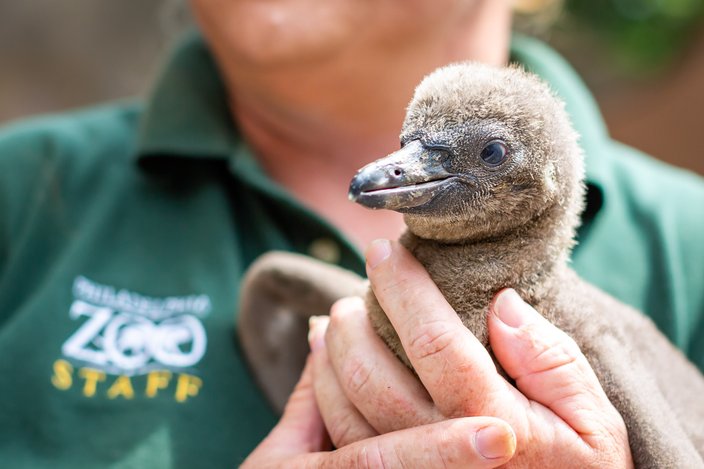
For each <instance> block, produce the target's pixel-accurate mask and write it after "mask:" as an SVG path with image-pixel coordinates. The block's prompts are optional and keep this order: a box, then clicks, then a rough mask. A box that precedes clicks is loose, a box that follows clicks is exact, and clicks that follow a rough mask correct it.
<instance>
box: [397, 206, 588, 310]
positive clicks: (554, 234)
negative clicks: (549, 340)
mask: <svg viewBox="0 0 704 469" xmlns="http://www.w3.org/2000/svg"><path fill="white" fill-rule="evenodd" d="M564 212H565V207H564V206H558V205H555V206H553V207H551V208H550V209H549V210H546V211H545V212H544V213H543V214H542V215H541V216H539V217H536V218H535V219H533V220H531V221H530V222H528V223H527V224H526V225H523V226H522V227H520V228H519V229H516V230H515V231H512V232H510V233H505V234H503V235H502V236H498V237H486V238H483V239H478V240H473V241H471V242H465V243H451V244H448V243H443V242H439V241H435V240H429V239H423V238H420V237H418V236H416V235H415V234H413V233H411V232H410V231H406V233H405V234H404V235H403V236H402V238H401V243H402V244H403V245H404V246H405V247H406V248H408V249H409V250H410V251H411V252H412V253H413V254H414V255H415V256H416V258H418V260H419V261H420V262H421V264H423V265H424V266H425V268H426V269H427V270H428V272H429V273H430V276H431V278H432V279H433V280H434V281H435V283H436V284H438V286H439V287H440V289H441V290H442V291H443V293H444V294H445V296H446V298H447V299H448V301H450V303H451V304H453V300H455V299H457V300H455V301H459V299H462V298H467V297H469V296H471V297H472V298H473V300H466V301H465V300H462V301H461V303H463V304H464V303H466V302H467V301H469V302H470V303H472V304H474V305H475V306H476V307H478V308H481V309H482V310H485V309H486V307H487V306H488V304H489V301H490V300H491V298H492V297H493V295H494V294H495V293H496V292H497V291H499V290H501V289H502V288H507V287H510V288H514V289H516V290H517V291H518V293H519V294H520V295H521V296H522V297H523V298H524V299H525V300H526V301H529V302H531V303H533V304H534V305H537V304H538V303H540V302H541V301H542V300H543V298H545V296H546V295H549V292H550V291H551V290H552V288H553V286H554V279H555V278H556V277H559V276H560V275H559V272H560V271H561V270H563V269H564V268H566V266H567V262H568V258H569V253H570V250H571V248H572V246H573V244H574V242H573V238H574V233H575V229H574V228H573V227H574V226H575V225H576V223H569V222H572V221H573V220H569V219H568V218H569V217H568V216H567V214H566V213H564ZM574 221H575V222H576V220H574ZM565 222H567V223H565ZM453 306H455V307H456V308H457V306H456V305H454V304H453ZM459 306H460V307H461V306H462V305H459Z"/></svg>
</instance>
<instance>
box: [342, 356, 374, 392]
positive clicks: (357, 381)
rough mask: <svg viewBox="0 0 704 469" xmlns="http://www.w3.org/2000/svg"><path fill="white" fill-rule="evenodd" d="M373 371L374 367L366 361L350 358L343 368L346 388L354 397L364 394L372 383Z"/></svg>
mask: <svg viewBox="0 0 704 469" xmlns="http://www.w3.org/2000/svg"><path fill="white" fill-rule="evenodd" d="M373 371H374V367H373V366H371V364H370V363H369V362H367V361H366V360H364V359H362V358H361V357H354V356H353V357H350V359H349V360H348V361H347V363H346V364H345V365H344V366H343V376H344V377H345V378H344V380H343V381H344V384H345V388H346V389H347V390H348V391H350V392H351V393H353V394H354V395H359V394H361V393H363V392H364V390H365V389H366V387H367V385H368V384H369V383H370V380H371V377H372V374H373Z"/></svg>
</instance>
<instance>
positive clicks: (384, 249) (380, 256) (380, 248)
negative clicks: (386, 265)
mask: <svg viewBox="0 0 704 469" xmlns="http://www.w3.org/2000/svg"><path fill="white" fill-rule="evenodd" d="M390 255H391V243H390V242H389V240H388V239H377V240H374V241H372V243H371V244H370V245H369V247H368V248H367V252H366V257H367V265H369V268H371V269H374V268H375V267H376V266H378V265H379V264H380V263H381V262H383V261H384V260H386V259H387V258H388V257H389V256H390Z"/></svg>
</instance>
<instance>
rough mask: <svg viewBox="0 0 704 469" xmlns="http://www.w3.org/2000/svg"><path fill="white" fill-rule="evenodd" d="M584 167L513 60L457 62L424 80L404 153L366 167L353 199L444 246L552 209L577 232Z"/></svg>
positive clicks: (566, 130)
mask: <svg viewBox="0 0 704 469" xmlns="http://www.w3.org/2000/svg"><path fill="white" fill-rule="evenodd" d="M583 172H584V169H583V161H582V152H581V149H580V148H579V145H578V144H577V134H576V132H575V131H574V130H573V128H572V126H571V124H570V121H569V117H568V116H567V113H566V112H565V110H564V104H563V103H562V101H561V100H560V99H558V98H557V97H556V96H555V95H554V94H553V93H552V92H551V90H550V89H549V87H548V86H547V85H546V84H545V83H543V82H542V81H541V80H540V79H539V78H538V77H536V76H535V75H532V74H529V73H527V72H525V71H523V70H522V69H520V68H517V67H514V66H511V67H508V68H495V67H491V66H488V65H483V64H477V63H461V64H456V65H450V66H447V67H444V68H441V69H438V70H436V71H435V72H433V73H432V74H430V75H429V76H427V77H426V78H425V79H424V80H423V81H422V82H421V83H420V85H419V86H418V87H417V88H416V91H415V95H414V97H413V99H412V100H411V102H410V104H409V106H408V111H407V114H406V119H405V121H404V123H403V129H402V132H401V149H400V150H398V151H396V152H394V153H392V154H390V155H388V156H386V157H385V158H382V159H380V160H377V161H375V162H373V163H371V164H369V165H367V166H365V167H364V168H362V169H361V170H360V171H359V172H358V173H357V175H356V176H355V177H354V179H353V180H352V182H351V184H350V192H349V196H350V198H351V199H352V200H354V201H356V202H357V203H360V204H362V205H364V206H367V207H369V208H374V209H380V208H384V209H390V210H395V211H398V212H402V213H404V214H405V221H406V224H407V225H408V228H409V229H410V231H411V232H413V233H414V234H416V235H417V236H419V237H421V238H426V239H435V240H438V241H444V242H462V241H469V240H479V239H482V238H487V237H496V236H502V235H503V234H506V233H509V232H512V231H515V230H520V229H521V227H522V226H528V225H529V224H530V223H529V222H531V221H532V220H536V219H539V218H540V217H541V216H542V215H548V214H551V215H549V216H558V215H559V217H560V218H561V219H560V220H555V221H556V223H558V224H559V225H560V226H562V227H563V228H564V227H565V226H566V227H567V228H568V229H569V230H571V232H572V233H573V231H574V229H575V228H576V225H577V223H578V219H579V217H578V215H579V213H580V212H581V208H582V198H583V191H584V188H583V182H582V178H583ZM569 236H570V237H571V236H572V234H569Z"/></svg>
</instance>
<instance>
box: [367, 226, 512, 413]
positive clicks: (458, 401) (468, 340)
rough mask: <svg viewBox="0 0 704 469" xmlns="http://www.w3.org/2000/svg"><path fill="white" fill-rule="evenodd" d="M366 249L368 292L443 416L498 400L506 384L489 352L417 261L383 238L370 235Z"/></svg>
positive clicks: (483, 408)
mask: <svg viewBox="0 0 704 469" xmlns="http://www.w3.org/2000/svg"><path fill="white" fill-rule="evenodd" d="M366 254H367V275H368V276H369V280H370V281H371V285H372V288H373V290H374V294H375V295H376V297H377V299H378V300H379V304H380V305H381V307H382V308H383V309H384V312H385V313H386V315H387V317H388V318H389V320H390V321H391V324H392V325H393V326H394V329H395V330H396V332H397V333H398V336H399V338H400V339H401V344H402V345H403V348H404V350H405V352H406V354H407V355H408V359H409V360H410V362H411V364H412V365H413V367H414V368H415V370H416V373H417V374H418V377H419V378H420V380H421V381H422V382H423V385H424V386H425V387H426V389H427V390H428V392H429V393H430V395H431V397H432V398H433V401H434V402H435V405H436V406H437V407H438V409H439V410H440V411H441V412H442V413H443V414H444V415H446V416H456V415H460V414H461V415H478V414H480V413H483V414H485V413H487V411H488V410H491V408H493V405H490V404H491V403H492V402H496V400H495V399H497V398H498V400H499V401H500V400H503V398H504V397H505V396H506V394H507V393H508V392H507V390H508V388H507V386H506V382H505V381H504V380H503V379H502V378H501V377H500V376H499V375H498V373H497V372H496V366H495V365H494V362H493V361H492V359H491V357H490V356H489V353H488V352H487V351H486V349H485V348H484V346H483V345H482V344H481V343H480V342H479V341H478V340H477V338H476V337H474V335H473V334H472V333H471V332H470V331H469V330H468V329H467V328H466V327H464V325H463V324H462V321H461V320H460V318H459V317H458V316H457V313H456V312H455V310H454V309H453V308H452V306H450V304H449V303H448V302H447V300H445V297H444V296H443V295H442V293H441V292H440V290H439V289H438V288H437V286H436V285H435V284H434V283H433V281H432V279H431V278H430V276H429V275H428V273H427V271H426V270H425V269H424V268H423V266H422V265H421V264H420V263H419V262H418V261H417V260H416V259H415V258H414V257H413V256H412V255H411V254H410V253H409V252H408V251H407V250H406V249H405V248H403V246H401V245H399V244H398V243H392V242H389V241H387V240H377V241H374V242H373V243H372V244H371V245H370V247H369V248H368V249H367V253H366ZM458 390H461V392H458ZM488 404H489V407H490V409H487V405H488Z"/></svg>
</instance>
